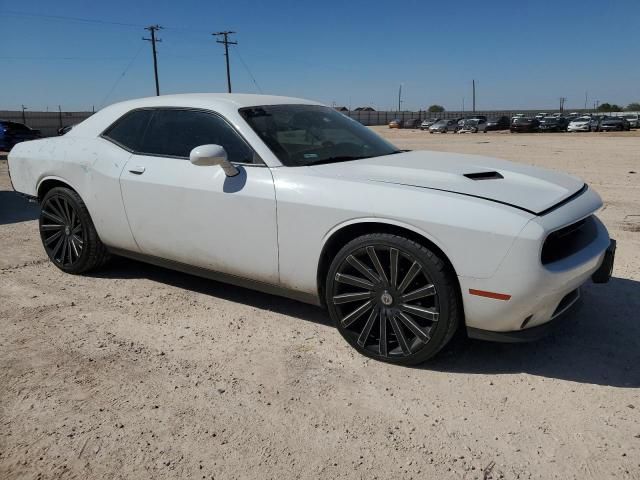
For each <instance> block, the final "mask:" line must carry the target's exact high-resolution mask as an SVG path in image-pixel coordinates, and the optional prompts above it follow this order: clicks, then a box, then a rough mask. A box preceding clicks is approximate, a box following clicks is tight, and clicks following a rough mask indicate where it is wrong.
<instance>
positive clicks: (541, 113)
mask: <svg viewBox="0 0 640 480" xmlns="http://www.w3.org/2000/svg"><path fill="white" fill-rule="evenodd" d="M548 116H549V114H548V113H547V112H540V113H538V114H537V115H536V116H535V117H533V118H536V119H538V120H542V119H543V118H544V117H548Z"/></svg>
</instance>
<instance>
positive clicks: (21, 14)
mask: <svg viewBox="0 0 640 480" xmlns="http://www.w3.org/2000/svg"><path fill="white" fill-rule="evenodd" d="M2 14H3V15H11V16H17V17H33V18H48V19H50V20H65V21H72V22H82V23H99V24H102V25H118V26H120V27H135V28H141V27H143V26H144V25H136V24H133V23H123V22H109V21H107V20H99V19H95V18H81V17H66V16H63V15H45V14H42V13H27V12H16V11H14V10H3V11H2Z"/></svg>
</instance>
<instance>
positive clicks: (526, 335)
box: [467, 288, 582, 343]
mask: <svg viewBox="0 0 640 480" xmlns="http://www.w3.org/2000/svg"><path fill="white" fill-rule="evenodd" d="M581 299H582V295H581V293H580V288H577V289H575V290H573V291H572V292H569V293H568V294H567V295H566V296H565V297H564V298H563V299H562V301H561V302H560V304H559V305H558V308H557V309H556V310H557V313H555V314H554V315H553V316H552V317H551V318H550V319H549V321H548V322H546V323H543V324H542V325H538V326H536V327H531V328H524V329H522V330H512V331H508V332H494V331H491V330H482V329H480V328H473V327H467V336H468V337H469V338H475V339H476V340H486V341H489V342H502V343H525V342H534V341H536V340H540V339H541V338H543V337H546V336H547V335H548V334H549V333H551V331H552V330H553V329H554V328H555V327H556V326H557V324H558V323H559V322H560V321H561V320H562V319H563V318H565V317H566V316H567V315H568V314H570V313H571V312H574V311H576V310H577V309H578V307H579V305H580V303H581Z"/></svg>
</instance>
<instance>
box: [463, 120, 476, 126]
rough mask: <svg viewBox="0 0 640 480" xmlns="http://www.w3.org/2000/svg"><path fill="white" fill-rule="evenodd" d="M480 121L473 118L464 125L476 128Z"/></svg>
mask: <svg viewBox="0 0 640 480" xmlns="http://www.w3.org/2000/svg"><path fill="white" fill-rule="evenodd" d="M478 121H479V120H477V119H475V118H473V119H471V120H465V121H464V125H465V126H468V127H475V126H476V125H478Z"/></svg>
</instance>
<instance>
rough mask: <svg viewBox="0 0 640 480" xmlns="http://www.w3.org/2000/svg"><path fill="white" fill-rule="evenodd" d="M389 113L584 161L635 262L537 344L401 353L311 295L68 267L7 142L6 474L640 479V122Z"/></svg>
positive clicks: (0, 372) (621, 247) (458, 148)
mask: <svg viewBox="0 0 640 480" xmlns="http://www.w3.org/2000/svg"><path fill="white" fill-rule="evenodd" d="M376 130H378V131H380V132H381V133H382V134H384V135H385V136H387V137H388V138H390V139H391V140H392V141H393V142H394V143H396V144H397V145H398V146H399V147H402V148H409V149H420V148H424V149H433V150H442V151H451V152H464V153H477V154H483V155H490V156H495V157H500V158H505V159H511V160H514V161H517V162H525V163H530V164H534V165H540V166H545V167H548V168H552V169H557V170H563V171H567V172H570V173H573V174H576V175H579V176H580V177H582V178H584V179H585V180H586V181H587V182H588V183H589V184H591V186H592V187H594V188H595V189H597V190H598V191H599V192H600V194H601V195H602V197H603V199H604V200H605V207H604V209H603V210H602V211H601V212H600V217H601V218H602V219H603V220H604V222H605V223H606V225H607V226H608V227H609V229H610V233H611V235H612V236H613V237H615V238H617V239H618V256H617V263H616V266H615V270H614V278H613V279H612V281H611V282H610V283H609V284H607V285H600V286H596V285H587V286H586V288H585V290H584V304H583V307H582V309H581V310H580V311H579V312H578V314H576V315H575V316H574V317H572V318H567V319H566V320H565V321H564V322H563V323H562V324H560V325H559V327H558V329H557V331H556V332H555V333H554V334H553V335H552V336H550V337H548V338H546V339H544V340H541V341H539V342H537V343H533V344H525V345H503V344H492V343H484V342H479V341H471V340H467V339H464V338H457V339H456V340H455V341H454V342H453V344H452V345H451V346H449V347H447V348H446V349H445V350H444V351H443V352H442V353H441V354H440V355H439V356H438V357H437V358H436V359H435V360H434V361H432V362H431V363H428V364H426V365H423V366H421V367H420V368H401V367H396V366H391V365H386V364H383V363H379V362H375V361H371V360H367V359H365V358H363V357H361V356H360V355H358V354H357V353H355V352H354V351H353V350H352V349H351V348H350V347H349V346H348V345H347V344H346V343H345V342H344V341H343V340H342V338H341V337H340V335H339V334H338V332H337V331H336V330H335V329H334V328H333V327H332V326H331V325H330V323H329V321H328V319H327V316H326V315H325V313H324V312H323V311H321V310H320V309H317V308H315V307H311V306H307V305H304V304H301V303H296V302H294V301H290V300H285V299H281V298H278V297H274V296H269V295H265V294H260V293H255V292H252V291H249V290H244V289H240V288H236V287H231V286H227V285H223V284H219V283H216V282H212V281H206V280H202V279H199V278H195V277H191V276H188V275H184V274H180V273H175V272H171V271H167V270H164V269H161V268H156V267H152V266H148V265H144V264H141V263H136V262H132V261H128V260H115V261H113V262H112V263H111V264H110V265H109V266H108V267H107V268H105V269H104V270H102V271H100V272H98V273H94V274H91V275H89V276H84V277H76V276H70V275H65V274H63V273H61V272H59V271H58V270H57V269H56V268H55V267H53V266H52V265H51V264H50V263H48V262H47V260H46V257H45V254H44V252H43V249H42V247H41V246H40V241H39V237H38V229H37V221H36V220H35V219H36V218H37V208H36V207H35V206H33V205H31V204H28V203H26V202H25V201H23V200H22V199H21V198H19V197H18V196H17V195H15V194H14V193H13V192H11V191H10V190H11V188H10V185H9V179H8V176H7V166H6V161H3V160H0V242H1V244H2V250H1V251H0V478H2V479H15V478H79V479H85V478H104V479H111V478H144V479H146V478H154V479H167V478H206V479H211V478H217V479H267V478H277V479H289V478H327V479H334V478H367V479H376V478H377V479H388V478H415V479H418V478H438V479H448V478H452V479H488V478H507V479H512V478H523V479H528V478H536V479H538V478H540V479H550V478H562V479H564V478H575V479H589V478H593V479H605V478H607V479H608V478H619V479H632V478H633V479H639V478H640V395H639V393H640V313H638V312H639V311H640V132H630V133H621V134H597V133H593V134H534V135H530V134H509V133H489V134H474V135H454V134H447V135H438V134H435V135H430V134H428V133H425V132H420V131H389V130H388V129H386V128H376Z"/></svg>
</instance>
